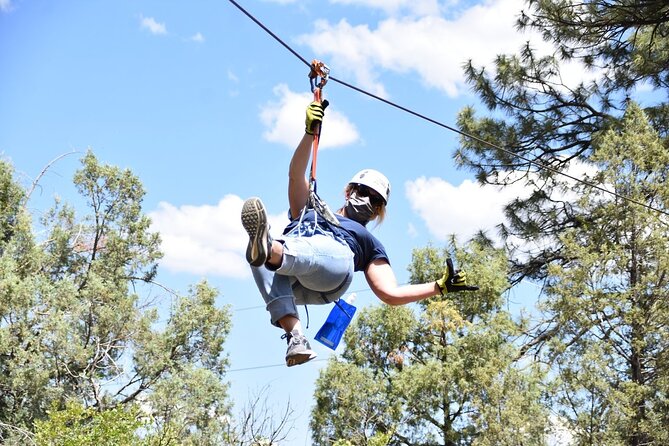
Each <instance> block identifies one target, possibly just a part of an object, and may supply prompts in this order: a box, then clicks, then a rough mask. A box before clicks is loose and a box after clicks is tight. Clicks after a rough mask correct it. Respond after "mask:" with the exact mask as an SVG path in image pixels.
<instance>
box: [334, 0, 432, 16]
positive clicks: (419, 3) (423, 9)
mask: <svg viewBox="0 0 669 446" xmlns="http://www.w3.org/2000/svg"><path fill="white" fill-rule="evenodd" d="M330 3H335V4H342V5H352V6H364V7H368V8H375V9H380V10H382V11H384V12H385V13H386V14H391V15H392V14H397V13H399V12H402V13H408V14H415V15H430V14H438V13H439V2H438V1H437V0H330Z"/></svg>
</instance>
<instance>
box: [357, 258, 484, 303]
mask: <svg viewBox="0 0 669 446" xmlns="http://www.w3.org/2000/svg"><path fill="white" fill-rule="evenodd" d="M365 277H366V278H367V283H369V286H370V288H371V289H372V291H373V292H374V294H376V296H377V297H378V298H379V299H381V300H382V301H383V302H385V303H387V304H388V305H404V304H408V303H410V302H416V301H419V300H423V299H426V298H428V297H432V296H436V295H444V294H446V293H452V292H460V291H476V290H478V289H479V288H478V287H477V286H472V285H467V276H466V274H465V273H464V272H462V271H455V269H454V268H453V262H452V261H451V259H448V260H447V261H446V271H445V272H444V275H443V276H442V277H441V278H440V279H439V280H436V281H434V282H428V283H420V284H412V285H402V286H399V285H397V279H396V278H395V273H394V272H393V270H392V268H391V267H390V265H389V264H388V262H387V261H386V260H382V259H379V260H374V261H373V262H372V263H370V264H369V266H368V267H367V270H365Z"/></svg>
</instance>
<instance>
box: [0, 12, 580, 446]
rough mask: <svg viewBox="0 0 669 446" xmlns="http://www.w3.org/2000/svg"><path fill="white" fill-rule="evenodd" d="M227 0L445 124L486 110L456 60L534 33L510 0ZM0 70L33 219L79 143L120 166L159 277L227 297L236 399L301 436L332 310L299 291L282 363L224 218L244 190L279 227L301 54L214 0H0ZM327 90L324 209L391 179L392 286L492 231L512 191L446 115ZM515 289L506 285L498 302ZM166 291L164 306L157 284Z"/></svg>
mask: <svg viewBox="0 0 669 446" xmlns="http://www.w3.org/2000/svg"><path fill="white" fill-rule="evenodd" d="M239 4H240V5H241V6H242V7H244V8H245V9H247V10H248V11H249V13H251V14H253V15H254V16H255V17H256V18H257V19H258V20H260V21H261V22H262V23H263V24H264V25H265V26H267V27H268V28H269V29H271V30H272V32H274V33H275V34H276V35H277V36H279V37H280V38H281V39H282V40H283V41H284V42H286V44H288V45H289V46H291V47H292V48H293V49H294V50H295V51H296V52H297V53H299V54H300V55H301V56H302V57H303V58H305V59H307V60H311V59H314V58H316V59H319V60H322V61H323V62H325V63H326V64H327V65H328V66H329V67H330V70H331V75H332V76H334V77H335V78H337V79H341V80H344V81H346V82H348V83H350V84H353V85H355V86H357V87H359V88H361V89H364V90H366V91H369V92H370V93H373V94H375V95H379V96H381V97H383V98H385V99H388V100H390V101H393V102H395V103H397V104H400V105H402V106H404V107H406V108H409V109H412V110H414V111H416V112H419V113H421V114H423V115H426V116H429V117H430V118H432V119H435V120H437V121H440V122H443V123H445V124H447V125H450V126H455V122H456V118H457V113H458V111H459V110H460V109H462V108H463V107H464V106H467V105H474V106H476V107H477V109H478V110H479V113H480V114H484V113H485V110H484V109H483V107H482V106H481V105H480V103H479V102H478V99H477V98H476V96H475V95H473V94H472V92H471V90H470V88H469V86H468V85H467V84H466V82H465V80H464V77H463V71H462V66H463V63H465V62H466V61H467V60H469V59H471V60H473V61H474V63H475V64H476V65H478V66H488V67H490V66H491V62H492V61H493V60H494V57H495V56H496V55H497V54H502V53H515V52H517V51H518V49H519V48H520V47H521V46H523V44H524V43H525V42H526V41H527V40H531V41H532V42H533V44H535V45H536V47H537V48H541V47H542V45H545V44H543V43H542V42H541V41H540V40H539V39H538V38H537V37H536V36H532V35H529V34H521V33H520V32H519V31H517V30H516V28H515V25H514V21H515V19H516V17H517V16H518V15H519V13H520V11H521V10H522V9H523V8H524V7H525V5H523V3H522V1H520V0H488V1H481V2H478V1H458V0H446V1H438V0H321V1H314V0H300V1H297V0H295V1H293V0H264V1H256V0H254V1H252V0H239ZM0 67H1V69H0V157H2V159H4V160H6V161H9V162H11V163H12V165H13V166H14V169H15V171H16V175H17V178H18V179H19V181H20V182H21V183H22V184H24V185H25V186H26V187H27V188H30V187H31V185H32V184H33V182H35V181H38V187H37V188H36V189H35V192H34V193H33V195H32V199H31V201H30V202H29V206H30V208H31V211H32V212H33V215H34V216H35V218H38V217H39V215H40V214H41V213H42V212H45V211H46V209H47V208H48V207H49V206H50V204H51V203H52V202H53V200H54V198H55V197H60V198H61V199H63V200H65V201H69V202H72V203H77V195H76V191H75V190H74V187H73V186H72V177H73V175H74V172H75V171H76V170H77V169H78V168H79V166H80V161H79V160H80V159H81V158H82V157H83V155H84V154H85V153H86V151H87V150H92V151H93V152H94V153H95V155H96V156H97V158H98V160H99V161H100V162H102V163H105V164H111V165H116V166H119V167H121V168H128V169H130V170H131V171H132V172H133V173H134V174H135V175H137V176H138V177H139V179H140V180H141V182H142V183H143V185H144V187H145V189H146V196H145V200H144V204H143V205H144V212H146V213H147V214H148V215H149V216H150V217H151V219H152V221H153V226H152V229H153V230H155V231H159V232H160V234H161V237H162V240H163V245H162V249H163V252H164V258H163V260H162V262H161V264H160V272H159V275H158V278H157V280H158V282H160V283H161V284H162V285H164V286H165V287H168V288H171V289H173V290H177V291H178V292H180V293H182V294H185V293H186V292H187V290H188V287H189V286H190V285H192V284H195V283H197V282H199V281H200V280H202V279H206V280H207V281H208V282H209V283H210V284H211V285H212V286H214V287H215V288H216V289H217V290H218V291H219V293H220V295H219V298H218V300H217V305H220V306H221V307H223V306H228V308H229V309H230V311H231V314H232V320H233V328H232V332H231V334H230V336H229V339H228V341H227V343H226V351H227V353H228V355H229V359H230V371H229V373H228V379H229V381H230V384H231V388H230V395H231V397H232V399H233V401H234V403H235V409H234V411H238V410H240V409H241V408H242V407H243V406H244V405H245V404H246V402H247V400H248V399H249V398H253V397H254V396H255V395H258V394H259V393H262V394H264V395H266V396H267V401H268V405H269V407H270V408H276V412H277V414H280V413H281V412H282V410H283V409H284V408H285V406H286V404H290V405H291V406H292V408H293V410H294V413H293V421H294V429H293V430H292V431H291V432H290V434H289V440H288V441H287V442H286V443H285V444H295V445H302V444H304V445H307V444H310V442H309V433H308V423H309V412H310V409H311V406H312V395H313V392H314V388H315V382H316V379H317V378H318V374H319V370H320V369H322V368H323V367H325V366H326V365H327V361H326V359H327V358H328V357H329V356H331V355H333V354H338V353H341V349H342V348H343V347H342V346H343V343H342V345H340V347H339V350H338V351H336V352H332V351H331V350H329V349H327V348H326V347H325V346H323V345H321V344H319V343H317V342H316V341H313V338H314V336H315V334H316V332H317V331H318V329H319V327H320V326H321V325H322V323H323V322H324V321H325V318H326V317H327V313H328V312H329V310H330V307H311V308H310V310H309V325H308V328H307V329H306V334H307V336H308V337H309V338H310V339H311V340H312V347H313V348H314V349H315V350H316V352H317V353H318V355H319V357H318V359H317V360H314V361H312V362H310V363H307V364H305V365H302V366H298V367H293V368H287V367H285V365H284V355H285V348H286V345H285V341H282V340H281V339H280V335H281V332H280V331H279V330H278V329H276V328H274V327H271V326H270V324H269V315H268V313H267V312H266V311H265V309H264V305H263V302H262V299H261V297H260V295H259V293H258V292H257V289H256V288H255V285H254V282H253V280H252V278H251V275H250V270H249V268H248V265H247V264H246V262H245V258H244V253H245V249H246V244H247V241H248V239H247V237H246V233H245V232H244V230H243V228H242V226H241V222H240V217H239V213H240V210H241V206H242V203H243V201H244V200H245V199H246V198H248V197H251V196H259V197H261V198H262V200H263V202H264V203H265V206H266V208H267V210H268V213H269V214H270V221H271V224H272V233H273V234H275V235H276V234H279V233H280V232H281V230H282V228H283V226H284V225H285V224H286V223H287V218H286V210H287V207H288V201H287V194H286V191H287V170H288V162H289V160H290V156H291V154H292V150H293V149H294V147H295V146H296V144H297V142H298V141H299V140H300V138H301V136H302V132H303V130H304V110H305V108H306V106H307V105H308V103H309V102H310V101H311V99H312V93H311V92H310V88H309V80H308V77H307V73H308V68H307V67H306V66H305V65H304V64H303V63H302V62H301V61H300V60H299V59H298V58H297V57H295V56H294V55H293V54H291V53H290V52H289V51H288V50H287V49H286V48H284V47H283V46H281V45H280V44H279V43H277V42H276V41H275V40H274V39H273V38H271V37H270V36H269V35H268V34H267V33H266V32H265V31H263V30H262V29H261V28H260V27H259V26H258V25H256V24H255V23H253V22H252V21H251V20H250V19H249V18H248V17H246V16H245V15H244V14H242V13H241V12H240V11H239V9H237V8H236V7H235V6H234V5H233V4H232V3H231V2H229V1H225V0H216V1H212V0H202V1H198V2H180V1H166V0H148V1H144V0H142V1H136V0H135V1H129V0H117V1H114V2H109V1H101V0H87V1H85V2H81V1H72V0H61V1H58V2H54V1H50V0H31V1H28V0H0ZM571 73H572V75H573V76H583V72H582V71H580V72H579V71H578V70H572V71H571ZM323 94H324V97H325V98H327V99H328V100H329V102H330V107H329V108H328V109H327V111H326V114H325V120H324V124H323V135H322V139H321V145H320V151H319V157H318V170H317V178H318V192H319V195H320V197H321V198H322V199H324V200H325V201H326V202H328V203H329V204H330V206H331V207H334V208H337V207H339V206H340V205H341V204H342V202H343V189H344V186H345V184H346V182H347V181H348V180H349V179H350V178H351V177H352V176H353V175H354V174H355V173H356V172H357V171H359V170H361V169H363V168H374V169H377V170H380V171H381V172H383V173H384V174H385V175H386V176H387V177H388V178H389V179H390V181H391V184H392V191H391V195H390V200H389V207H388V214H387V219H386V221H385V222H384V223H383V225H381V226H380V227H378V228H375V229H374V230H373V233H374V234H375V235H376V236H377V237H378V238H379V239H380V240H381V241H382V242H383V243H384V245H385V246H386V249H387V251H388V254H389V256H390V259H391V264H392V266H393V269H394V271H395V274H396V275H397V277H398V281H399V282H400V283H406V282H407V281H408V272H407V266H408V265H409V263H410V262H411V251H412V249H414V248H420V247H424V246H426V245H428V244H432V245H435V246H443V245H444V244H445V243H447V240H448V237H449V236H450V235H452V234H455V235H456V236H457V237H458V239H459V240H462V241H464V240H467V239H468V238H469V237H470V236H471V235H473V234H474V233H475V232H477V231H478V230H480V229H482V230H485V231H488V232H489V233H490V234H491V235H494V233H495V229H494V227H495V225H496V224H498V223H500V222H501V221H502V212H501V206H502V205H503V204H504V203H505V202H507V201H508V200H509V199H510V198H512V197H515V196H518V195H522V194H524V193H526V191H523V190H522V189H513V188H507V189H505V190H504V191H500V190H496V189H493V188H491V187H486V188H482V187H480V186H479V185H478V184H476V182H475V181H474V178H473V176H472V175H471V173H470V172H468V171H465V170H458V169H457V168H456V166H455V164H454V162H453V159H452V155H453V153H454V150H455V149H456V148H457V146H458V138H459V137H458V136H457V135H455V134H454V133H452V132H449V131H447V130H446V129H444V128H441V127H437V126H435V125H433V124H430V123H429V122H426V121H423V120H420V119H418V118H416V117H415V116H412V115H409V114H407V113H404V112H402V111H401V110H398V109H396V108H393V107H389V106H388V105H386V104H384V103H382V102H380V101H378V100H375V99H372V98H370V97H368V96H365V95H362V94H360V93H358V92H355V91H353V90H352V89H349V88H347V87H345V86H343V85H341V84H339V83H336V82H333V81H331V82H329V83H328V84H327V85H326V86H325V88H324V92H323ZM47 167H48V168H47ZM45 168H46V170H45ZM82 211H83V210H82ZM435 279H436V278H435ZM350 291H351V292H354V293H355V294H356V306H358V308H359V309H360V308H364V307H366V306H370V305H380V301H378V299H376V298H375V297H374V296H373V295H372V293H371V292H370V291H369V288H368V286H367V284H366V283H365V281H364V277H362V275H361V274H359V275H358V277H356V278H355V280H354V282H353V284H352V285H351V287H350ZM153 293H155V294H157V295H160V294H161V291H160V290H158V289H156V290H154V291H153ZM163 293H165V292H164V291H163ZM165 294H167V293H165ZM524 294H527V293H523V292H518V294H516V292H515V291H512V292H511V293H510V295H509V300H510V302H515V303H519V301H522V299H523V297H522V296H521V295H524ZM529 294H532V290H531V289H530V292H529ZM162 298H163V304H164V305H169V301H170V297H169V295H166V296H163V297H162ZM530 300H531V299H530ZM520 303H521V304H522V302H520ZM300 311H301V313H302V315H303V316H305V314H304V309H303V308H302V309H301V310H300ZM303 319H306V317H303ZM305 322H306V321H305ZM305 325H306V324H305Z"/></svg>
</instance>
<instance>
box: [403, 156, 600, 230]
mask: <svg viewBox="0 0 669 446" xmlns="http://www.w3.org/2000/svg"><path fill="white" fill-rule="evenodd" d="M595 172H596V168H595V167H594V166H592V165H589V164H584V163H582V162H580V161H577V160H572V161H571V163H570V165H569V168H568V170H567V171H566V173H567V174H568V175H569V176H570V177H572V178H576V179H585V180H587V179H588V178H590V177H592V175H594V173H595ZM512 175H513V174H512ZM560 181H561V182H563V183H564V185H565V190H564V191H561V192H560V191H557V190H556V191H555V196H554V197H553V198H554V199H555V200H564V201H571V202H575V200H576V199H577V198H578V195H577V193H576V192H574V191H573V190H572V188H573V186H575V183H576V180H574V179H571V178H568V177H565V176H560ZM531 192H532V186H531V185H528V184H527V183H526V181H524V180H520V181H516V182H512V183H511V184H510V185H508V186H506V187H497V186H490V185H486V186H482V185H480V184H478V183H476V182H473V181H471V180H465V181H463V182H462V183H461V184H460V185H458V186H455V185H452V184H450V183H449V182H448V181H445V180H443V179H441V178H425V177H420V178H417V179H415V180H413V181H407V182H406V183H405V193H406V196H407V198H408V199H409V201H410V203H411V207H412V209H413V210H414V211H415V212H417V213H418V215H419V216H420V217H421V218H422V220H423V221H424V222H425V225H426V226H427V228H428V231H429V232H430V234H431V235H432V236H433V237H436V238H437V239H438V240H442V241H445V240H447V239H448V237H450V236H451V235H453V234H455V235H456V236H457V237H458V240H460V241H466V240H468V239H470V238H471V237H472V236H473V235H474V234H476V233H477V232H478V231H479V230H483V231H484V232H486V234H487V235H488V236H489V237H491V238H492V239H493V240H494V239H496V238H497V235H498V234H497V230H496V226H497V225H499V224H500V223H505V222H506V218H505V216H504V206H505V205H506V204H507V203H509V202H510V201H511V200H513V199H515V198H526V197H527V196H529V194H530V193H531ZM515 242H517V243H524V242H523V241H522V240H515ZM536 243H542V241H536Z"/></svg>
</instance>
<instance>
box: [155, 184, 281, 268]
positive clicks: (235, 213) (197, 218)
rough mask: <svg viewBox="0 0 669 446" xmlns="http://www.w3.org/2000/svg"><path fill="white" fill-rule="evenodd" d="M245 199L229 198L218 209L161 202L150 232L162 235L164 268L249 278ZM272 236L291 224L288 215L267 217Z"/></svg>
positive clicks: (231, 196)
mask: <svg viewBox="0 0 669 446" xmlns="http://www.w3.org/2000/svg"><path fill="white" fill-rule="evenodd" d="M242 204H243V200H242V199H241V198H240V197H238V196H236V195H226V196H225V197H223V198H222V199H221V200H220V201H219V202H218V204H216V205H215V206H211V205H201V206H193V205H183V206H180V207H176V206H174V205H172V204H170V203H166V202H161V203H160V204H159V205H158V209H157V210H155V211H153V212H151V213H149V216H150V217H151V220H152V222H153V223H152V227H151V229H152V230H154V231H158V232H160V236H161V238H162V240H163V243H162V250H163V252H164V254H165V255H164V257H163V259H162V261H161V266H162V267H165V268H167V269H168V270H170V271H173V272H182V273H191V274H197V275H214V276H224V277H234V278H246V277H248V276H249V275H250V269H249V266H248V263H247V262H246V257H245V255H246V246H247V243H248V235H247V234H246V231H244V228H243V227H242V224H241V221H240V217H239V215H240V212H241V209H242ZM268 218H269V220H270V224H271V226H272V229H271V232H272V235H273V236H277V235H279V234H280V233H281V231H282V230H283V228H284V227H285V226H286V224H287V223H288V218H287V217H286V214H285V213H284V214H283V215H274V216H272V215H270V216H268Z"/></svg>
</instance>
